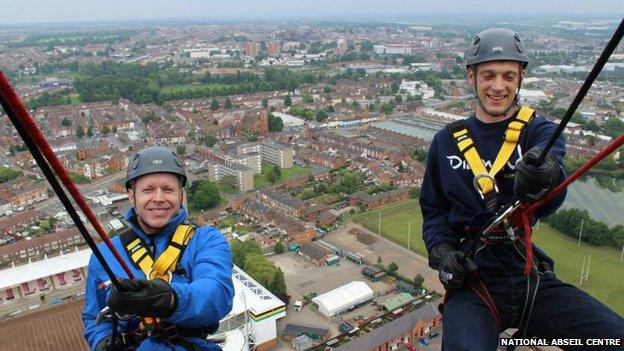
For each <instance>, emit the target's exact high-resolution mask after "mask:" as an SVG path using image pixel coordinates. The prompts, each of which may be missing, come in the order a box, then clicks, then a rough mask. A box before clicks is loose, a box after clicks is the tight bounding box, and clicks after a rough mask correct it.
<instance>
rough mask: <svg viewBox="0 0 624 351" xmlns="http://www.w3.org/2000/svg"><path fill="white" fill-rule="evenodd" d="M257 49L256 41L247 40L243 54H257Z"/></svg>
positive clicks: (258, 47)
mask: <svg viewBox="0 0 624 351" xmlns="http://www.w3.org/2000/svg"><path fill="white" fill-rule="evenodd" d="M258 51H260V45H258V43H255V42H252V41H249V42H247V43H245V55H246V56H251V57H256V56H258Z"/></svg>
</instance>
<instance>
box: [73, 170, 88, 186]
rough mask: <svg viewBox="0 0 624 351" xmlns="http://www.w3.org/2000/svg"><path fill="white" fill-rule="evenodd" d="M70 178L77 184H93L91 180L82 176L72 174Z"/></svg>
mask: <svg viewBox="0 0 624 351" xmlns="http://www.w3.org/2000/svg"><path fill="white" fill-rule="evenodd" d="M69 177H70V178H71V180H72V181H73V182H74V183H76V184H89V183H91V179H89V178H87V177H85V176H84V175H82V174H76V173H70V174H69Z"/></svg>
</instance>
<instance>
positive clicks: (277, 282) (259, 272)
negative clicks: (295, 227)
mask: <svg viewBox="0 0 624 351" xmlns="http://www.w3.org/2000/svg"><path fill="white" fill-rule="evenodd" d="M230 246H231V248H232V258H233V261H234V264H235V265H237V266H238V267H240V268H241V269H242V270H244V271H245V272H246V273H247V274H249V275H250V276H251V277H252V278H254V279H255V280H256V281H257V282H258V283H260V284H262V286H264V287H265V288H267V289H268V290H269V291H270V292H271V293H273V294H274V295H275V296H277V297H278V298H280V299H281V300H282V301H285V302H288V301H287V300H288V297H287V293H286V281H285V279H284V272H282V270H281V269H280V268H279V267H276V266H275V264H274V263H273V262H271V261H269V260H268V259H267V258H266V257H264V255H263V254H262V249H261V248H260V245H258V244H257V243H256V242H255V241H253V240H247V241H238V240H233V241H232V242H231V243H230Z"/></svg>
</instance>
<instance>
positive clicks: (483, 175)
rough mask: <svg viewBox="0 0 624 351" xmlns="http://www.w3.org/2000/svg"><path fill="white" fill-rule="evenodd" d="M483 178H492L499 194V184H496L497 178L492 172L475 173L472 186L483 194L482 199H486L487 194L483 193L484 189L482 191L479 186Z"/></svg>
mask: <svg viewBox="0 0 624 351" xmlns="http://www.w3.org/2000/svg"><path fill="white" fill-rule="evenodd" d="M481 178H487V179H489V180H491V181H492V183H493V184H494V192H495V193H496V194H498V185H496V179H495V178H494V177H493V176H492V175H491V174H488V173H479V174H477V175H475V176H474V178H473V179H472V186H473V187H474V188H475V190H476V191H477V193H478V194H479V196H481V200H483V199H485V195H483V191H481V188H480V187H479V180H480V179H481Z"/></svg>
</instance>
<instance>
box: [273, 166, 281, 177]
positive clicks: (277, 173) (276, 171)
mask: <svg viewBox="0 0 624 351" xmlns="http://www.w3.org/2000/svg"><path fill="white" fill-rule="evenodd" d="M272 171H273V173H275V175H276V176H277V178H279V177H281V176H282V169H281V168H279V166H278V165H273V169H272Z"/></svg>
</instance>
